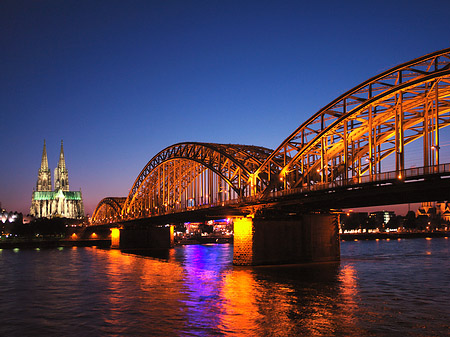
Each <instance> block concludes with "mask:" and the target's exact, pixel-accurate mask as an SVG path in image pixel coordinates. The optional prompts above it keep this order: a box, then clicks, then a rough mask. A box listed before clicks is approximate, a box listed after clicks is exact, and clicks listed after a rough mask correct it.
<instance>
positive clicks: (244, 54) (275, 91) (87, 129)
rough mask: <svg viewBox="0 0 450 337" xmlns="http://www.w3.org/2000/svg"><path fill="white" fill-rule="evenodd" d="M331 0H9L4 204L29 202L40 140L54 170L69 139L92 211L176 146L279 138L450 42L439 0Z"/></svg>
mask: <svg viewBox="0 0 450 337" xmlns="http://www.w3.org/2000/svg"><path fill="white" fill-rule="evenodd" d="M325 4H326V5H327V6H324V4H323V3H321V4H307V5H302V4H299V3H297V2H285V3H283V4H276V3H275V2H269V1H268V2H257V3H256V2H247V3H244V4H242V3H239V2H227V3H226V4H225V3H219V2H215V3H207V2H205V3H195V5H194V3H185V2H178V1H169V2H149V3H147V2H144V1H135V2H132V3H131V4H124V3H121V2H114V1H112V2H108V3H107V4H106V2H95V3H87V2H86V3H81V4H77V3H75V2H72V1H67V2H64V3H58V2H56V1H50V2H47V3H35V2H32V1H22V2H15V1H6V2H3V3H2V4H1V5H0V8H2V10H1V11H0V13H1V14H0V15H1V16H2V20H1V22H0V27H1V28H0V29H1V31H2V33H3V34H1V35H2V40H3V44H4V46H5V53H2V55H1V56H0V60H1V63H0V64H1V67H2V74H3V76H1V80H0V83H1V85H2V89H3V90H2V93H1V94H0V95H1V100H0V108H1V111H2V115H3V120H4V121H5V125H7V127H6V128H5V129H4V130H3V132H2V134H1V136H0V137H1V144H2V145H3V146H2V150H3V161H2V165H1V169H0V170H1V171H0V172H1V174H0V179H1V181H0V202H1V203H2V207H3V208H6V209H8V210H12V211H14V210H17V211H20V212H23V213H25V214H27V213H28V212H29V207H30V205H31V193H32V190H33V187H34V186H35V185H36V177H37V171H38V169H39V165H40V162H41V160H40V157H41V155H42V146H43V141H44V139H45V140H46V143H47V152H48V158H49V166H51V167H55V166H56V165H55V164H56V162H57V160H58V151H59V142H60V141H61V139H62V140H64V150H65V154H66V161H67V169H68V171H69V174H70V181H71V188H72V189H74V190H79V189H80V188H81V190H82V192H83V198H84V202H85V210H86V213H88V214H92V211H93V209H94V208H95V206H96V205H97V203H98V202H99V201H100V200H101V199H102V198H103V197H107V196H115V197H121V196H125V197H126V196H127V195H128V192H129V189H130V188H131V186H132V184H133V182H134V180H135V179H136V177H137V176H138V174H139V172H140V171H141V170H142V168H143V167H144V166H145V164H146V163H147V162H148V161H149V160H150V159H151V158H152V157H153V156H154V155H156V154H157V153H158V152H159V151H160V150H162V149H164V148H166V147H167V146H170V145H172V144H174V143H178V142H184V141H196V142H211V143H225V144H228V143H232V144H246V145H258V146H264V147H268V148H271V149H275V148H276V147H277V146H278V145H279V144H280V143H281V142H282V141H283V140H284V139H285V138H286V137H287V136H288V135H289V134H290V133H291V132H292V131H294V130H295V129H296V128H297V127H298V126H299V125H300V124H301V123H302V122H304V121H305V120H306V119H307V118H309V117H310V116H311V115H312V114H314V113H315V112H316V111H318V110H319V109H320V108H322V107H323V106H324V105H326V104H327V103H329V102H330V101H331V100H333V99H334V98H336V97H337V96H339V95H340V94H342V93H343V92H345V91H347V90H349V89H351V88H352V87H354V86H355V85H358V84H359V83H361V82H363V81H365V80H366V79H368V78H370V77H372V76H374V75H376V74H378V73H380V72H382V71H384V70H387V69H389V68H391V67H393V66H395V65H397V64H400V63H403V62H406V61H409V60H411V59H414V58H416V57H419V56H422V55H425V54H428V53H431V52H433V51H436V50H440V49H443V48H446V47H449V45H448V37H447V35H446V32H447V31H448V30H449V28H450V27H449V26H450V24H449V23H448V21H446V19H445V13H446V10H445V9H449V8H450V5H449V4H447V3H446V2H444V1H432V2H431V4H432V5H428V7H427V9H428V10H429V12H427V13H426V14H424V12H423V10H422V7H421V4H422V3H419V2H418V1H413V2H407V3H406V2H398V3H395V4H390V3H389V2H381V3H379V4H377V7H376V8H373V7H372V6H370V5H368V4H360V3H356V2H346V3H345V4H336V3H334V2H325ZM356 4H358V6H356ZM382 4H384V6H383V5H382ZM388 4H389V5H388ZM406 4H408V5H409V6H407V5H406ZM386 8H389V9H390V10H385V9H386ZM400 8H401V10H400ZM449 161H450V160H449ZM385 208H389V207H385Z"/></svg>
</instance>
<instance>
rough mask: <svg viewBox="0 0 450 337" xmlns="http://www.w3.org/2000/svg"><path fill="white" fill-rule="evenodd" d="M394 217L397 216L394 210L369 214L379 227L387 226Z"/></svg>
mask: <svg viewBox="0 0 450 337" xmlns="http://www.w3.org/2000/svg"><path fill="white" fill-rule="evenodd" d="M393 218H395V213H394V212H393V211H378V212H372V213H370V214H369V219H370V220H371V222H373V223H374V224H375V226H376V227H377V228H385V227H386V226H387V225H388V224H389V221H391V219H393Z"/></svg>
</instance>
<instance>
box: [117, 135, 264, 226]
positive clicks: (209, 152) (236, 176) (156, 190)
mask: <svg viewBox="0 0 450 337" xmlns="http://www.w3.org/2000/svg"><path fill="white" fill-rule="evenodd" d="M270 153H272V150H269V149H266V148H263V147H257V146H247V145H236V144H214V143H179V144H175V145H172V146H169V147H167V148H166V149H164V150H162V151H161V152H159V153H158V154H157V155H156V156H155V157H153V158H152V159H151V160H150V161H149V162H148V164H147V165H146V166H145V167H144V169H143V170H142V171H141V173H140V174H139V176H138V177H137V179H136V181H135V182H134V184H133V187H132V189H131V191H130V193H129V195H128V198H127V200H126V202H125V204H124V207H123V212H122V213H123V215H124V216H125V217H132V218H133V217H142V216H151V215H156V214H161V213H166V212H168V211H174V210H179V209H189V208H193V207H198V206H200V205H206V204H212V203H217V202H224V201H227V200H232V199H236V198H240V197H243V196H249V195H250V194H251V190H250V184H249V181H250V180H251V177H252V172H254V171H256V170H257V168H258V167H259V166H261V164H262V163H263V161H264V160H265V159H266V158H267V157H268V156H269V155H270Z"/></svg>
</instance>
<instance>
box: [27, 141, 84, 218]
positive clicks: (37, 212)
mask: <svg viewBox="0 0 450 337" xmlns="http://www.w3.org/2000/svg"><path fill="white" fill-rule="evenodd" d="M54 178H55V181H54V189H53V190H52V180H51V172H50V169H49V167H48V159H47V149H46V147H45V140H44V150H43V151H42V160H41V167H40V169H39V171H38V179H37V183H36V190H34V191H33V195H32V199H31V207H30V214H31V215H32V216H35V217H36V218H44V217H46V218H52V217H65V218H71V219H78V218H83V217H84V207H83V199H82V196H81V191H69V173H68V171H67V168H66V161H65V159H64V149H63V142H62V141H61V152H60V155H59V162H58V166H57V167H56V169H55V176H54Z"/></svg>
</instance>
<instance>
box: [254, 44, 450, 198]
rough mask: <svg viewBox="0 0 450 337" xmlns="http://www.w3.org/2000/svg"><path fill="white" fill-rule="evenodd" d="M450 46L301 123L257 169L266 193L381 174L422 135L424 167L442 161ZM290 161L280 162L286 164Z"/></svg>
mask: <svg viewBox="0 0 450 337" xmlns="http://www.w3.org/2000/svg"><path fill="white" fill-rule="evenodd" d="M449 96H450V49H445V50H442V51H438V52H435V53H432V54H429V55H426V56H423V57H420V58H418V59H415V60H412V61H410V62H407V63H404V64H401V65H399V66H396V67H394V68H392V69H390V70H388V71H385V72H383V73H382V74H380V75H378V76H375V77H373V78H371V79H369V80H367V81H365V82H364V83H362V84H360V85H358V86H356V87H355V88H353V89H351V90H349V91H348V92H346V93H345V94H343V95H341V96H340V97H338V98H337V99H335V100H334V101H332V102H331V103H330V104H328V105H327V106H325V107H324V108H322V109H321V110H320V111H318V112H317V113H316V114H314V115H313V116H312V117H311V118H309V119H308V120H307V121H306V122H305V123H303V124H302V125H300V127H298V128H297V130H295V131H294V132H293V133H292V134H291V135H290V136H289V137H288V138H287V139H286V140H285V141H284V142H283V143H282V144H281V145H280V146H279V147H278V148H277V149H276V150H275V151H274V152H273V153H272V154H271V155H270V156H269V157H268V158H267V160H266V161H265V162H264V163H263V164H262V165H261V166H260V167H259V168H258V169H257V171H256V172H255V176H256V177H255V181H256V185H257V186H256V189H257V191H258V193H259V195H260V196H261V195H265V194H266V195H267V194H268V193H269V192H274V191H278V190H286V189H293V188H297V187H300V186H303V187H307V186H311V185H314V184H317V183H323V182H330V181H339V180H343V181H345V180H349V179H353V180H359V179H360V178H361V177H362V176H364V175H375V174H378V173H381V172H382V166H381V162H382V160H383V159H385V158H387V157H388V156H389V155H391V154H394V155H395V170H396V172H397V174H398V177H399V178H400V179H401V177H402V171H403V170H404V169H405V160H404V158H405V150H404V149H405V146H406V145H407V144H409V143H411V142H413V141H414V140H416V139H418V138H420V137H422V138H423V166H424V167H428V166H430V165H438V164H439V148H440V147H439V129H441V128H443V127H445V126H447V125H448V124H449V122H450V114H449V112H450V102H449ZM281 162H282V163H283V165H280V163H281Z"/></svg>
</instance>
